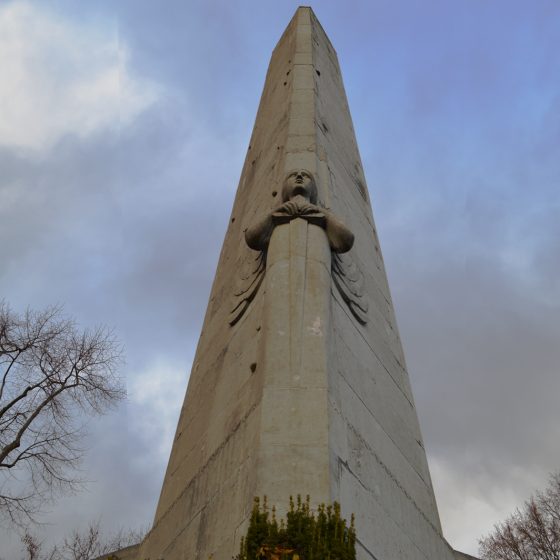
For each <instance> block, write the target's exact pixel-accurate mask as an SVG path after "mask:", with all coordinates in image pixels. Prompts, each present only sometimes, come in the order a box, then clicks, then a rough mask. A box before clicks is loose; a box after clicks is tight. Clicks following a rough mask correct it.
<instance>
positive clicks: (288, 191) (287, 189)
mask: <svg viewBox="0 0 560 560" xmlns="http://www.w3.org/2000/svg"><path fill="white" fill-rule="evenodd" d="M297 195H301V196H303V197H304V198H306V199H307V200H309V202H311V204H316V203H317V185H315V179H314V178H313V175H311V173H310V172H309V171H306V170H305V169H295V170H294V171H290V173H288V175H287V176H286V179H285V180H284V185H283V187H282V200H283V201H284V202H286V201H287V200H290V199H291V198H293V197H294V196H297Z"/></svg>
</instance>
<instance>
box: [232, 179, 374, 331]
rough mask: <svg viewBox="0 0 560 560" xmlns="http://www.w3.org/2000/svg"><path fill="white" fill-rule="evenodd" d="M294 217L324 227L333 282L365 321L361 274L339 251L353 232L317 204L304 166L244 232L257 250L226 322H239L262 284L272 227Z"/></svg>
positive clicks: (345, 247)
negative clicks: (273, 204)
mask: <svg viewBox="0 0 560 560" xmlns="http://www.w3.org/2000/svg"><path fill="white" fill-rule="evenodd" d="M295 218H301V219H303V220H306V221H308V222H309V223H311V224H315V225H317V226H319V227H321V228H323V229H324V230H325V233H326V235H327V240H328V243H329V246H330V248H331V251H332V252H333V253H334V255H333V259H332V265H331V271H332V274H333V279H334V284H335V286H336V287H337V289H338V291H339V292H340V294H341V296H342V299H343V300H344V302H345V303H346V304H347V305H348V307H349V309H350V311H351V312H352V314H353V315H354V317H356V319H357V320H358V321H359V322H360V323H361V324H365V323H366V322H367V319H366V313H367V310H368V304H367V301H366V300H365V298H364V297H363V275H362V273H361V271H360V270H359V269H358V267H357V266H356V264H355V263H354V262H353V261H352V260H351V259H349V258H346V259H343V258H342V253H347V252H348V251H350V249H351V248H352V245H353V244H354V234H353V233H352V232H351V231H350V230H349V229H348V228H347V227H346V226H345V225H344V224H343V223H342V222H340V221H339V220H338V219H337V218H335V217H334V216H333V214H331V213H330V212H328V211H327V210H325V209H324V208H321V207H319V206H317V185H316V184H315V179H314V178H313V175H312V174H311V173H310V172H309V171H306V170H305V169H298V170H294V171H291V172H290V173H288V175H287V176H286V179H285V180H284V184H283V186H282V204H281V205H280V206H278V207H277V208H276V209H274V210H273V211H272V212H270V213H269V214H267V215H266V216H265V217H264V218H262V219H261V220H260V221H258V222H257V223H256V224H255V225H253V226H252V227H250V228H248V229H247V230H246V232H245V241H246V242H247V245H248V246H249V247H250V248H251V249H254V250H255V251H259V252H260V253H259V255H258V257H257V258H256V259H254V260H252V263H253V264H252V266H251V272H250V273H249V274H248V275H245V274H244V275H243V278H242V284H243V287H241V288H240V289H237V290H236V291H235V294H234V298H235V299H234V304H233V308H232V310H231V313H230V320H229V324H230V325H234V324H235V323H237V321H239V319H240V318H241V317H242V316H243V314H244V313H245V311H246V309H247V307H248V306H249V304H250V303H251V301H253V299H254V297H255V295H256V294H257V292H258V290H259V288H260V286H261V284H262V281H263V279H264V275H265V272H266V254H267V250H268V245H269V243H270V238H271V237H272V232H273V231H274V228H275V227H276V226H278V225H281V224H286V223H288V222H290V221H291V220H294V219H295Z"/></svg>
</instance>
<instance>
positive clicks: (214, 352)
mask: <svg viewBox="0 0 560 560" xmlns="http://www.w3.org/2000/svg"><path fill="white" fill-rule="evenodd" d="M296 494H302V495H307V494H309V495H310V496H311V501H312V503H313V504H317V503H320V502H332V501H334V500H337V501H339V502H340V503H341V506H342V512H343V515H345V516H346V517H347V518H349V517H350V515H351V514H352V513H353V514H355V516H356V530H357V537H358V558H359V559H376V560H446V559H451V558H454V557H455V556H454V553H453V551H452V549H451V548H450V546H449V545H448V544H447V542H446V541H445V539H444V538H443V536H442V532H441V526H440V521H439V516H438V511H437V507H436V503H435V499H434V493H433V489H432V484H431V480H430V474H429V471H428V464H427V461H426V454H425V451H424V446H423V444H422V436H421V434H420V429H419V425H418V418H417V414H416V409H415V406H414V401H413V397H412V393H411V389H410V383H409V378H408V374H407V371H406V366H405V360H404V355H403V351H402V348H401V342H400V339H399V335H398V331H397V326H396V322H395V315H394V311H393V305H392V302H391V296H390V293H389V287H388V283H387V277H386V274H385V268H384V264H383V258H382V256H381V251H380V247H379V240H378V237H377V232H376V229H375V225H374V221H373V216H372V211H371V206H370V202H369V197H368V191H367V187H366V181H365V178H364V173H363V170H362V165H361V161H360V156H359V153H358V147H357V145H356V139H355V135H354V130H353V126H352V120H351V117H350V113H349V109H348V104H347V101H346V95H345V92H344V87H343V84H342V78H341V73H340V69H339V65H338V61H337V56H336V53H335V51H334V49H333V47H332V45H331V43H330V41H329V39H328V38H327V36H326V35H325V33H324V31H323V29H322V28H321V25H320V24H319V22H318V21H317V19H316V17H315V15H314V14H313V12H312V10H311V9H310V8H306V7H302V8H299V9H298V10H297V12H296V14H295V15H294V17H293V19H292V21H291V22H290V24H289V25H288V28H287V29H286V31H285V32H284V34H283V35H282V37H281V39H280V41H279V43H278V45H277V46H276V48H275V50H274V53H273V55H272V60H271V63H270V67H269V70H268V73H267V76H266V82H265V86H264V91H263V94H262V98H261V102H260V106H259V110H258V114H257V118H256V122H255V127H254V130H253V134H252V137H251V141H250V145H249V148H248V151H247V157H246V160H245V164H244V167H243V171H242V174H241V179H240V183H239V188H238V191H237V196H236V198H235V203H234V206H233V211H232V214H231V219H230V223H229V227H228V230H227V233H226V237H225V241H224V245H223V249H222V253H221V256H220V260H219V264H218V269H217V272H216V277H215V280H214V284H213V287H212V292H211V296H210V301H209V304H208V310H207V313H206V318H205V321H204V326H203V329H202V334H201V337H200V341H199V344H198V349H197V352H196V357H195V360H194V364H193V369H192V373H191V376H190V381H189V385H188V389H187V394H186V397H185V402H184V405H183V407H182V410H181V415H180V418H179V422H178V426H177V432H176V435H175V438H174V442H173V448H172V452H171V457H170V459H169V465H168V467H167V472H166V475H165V479H164V482H163V488H162V491H161V496H160V499H159V504H158V507H157V511H156V515H155V520H154V525H153V528H152V530H151V531H150V533H149V534H148V536H147V537H146V539H145V541H144V543H143V544H142V546H141V548H140V550H139V554H138V558H139V559H141V560H144V559H151V560H156V559H164V560H178V559H193V560H194V559H201V560H207V559H208V558H210V557H211V558H213V559H214V560H230V559H231V557H232V555H234V554H236V553H237V551H238V546H239V540H240V538H241V536H242V534H243V533H244V532H245V530H246V527H247V522H248V517H249V515H250V511H251V506H252V502H253V497H254V496H262V495H266V496H267V497H268V500H269V502H270V503H274V504H276V505H277V507H278V508H279V510H280V512H279V513H280V514H281V513H282V511H283V510H285V509H286V506H287V502H288V499H289V496H290V495H296Z"/></svg>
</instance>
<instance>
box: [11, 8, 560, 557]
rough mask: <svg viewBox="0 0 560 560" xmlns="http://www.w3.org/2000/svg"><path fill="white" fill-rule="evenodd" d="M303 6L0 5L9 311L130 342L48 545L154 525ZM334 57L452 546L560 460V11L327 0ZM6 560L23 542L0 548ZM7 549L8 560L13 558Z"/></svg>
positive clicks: (471, 544) (472, 548) (507, 507)
mask: <svg viewBox="0 0 560 560" xmlns="http://www.w3.org/2000/svg"><path fill="white" fill-rule="evenodd" d="M296 7H297V3H295V2H292V1H288V0H286V1H274V2H273V1H264V0H259V1H257V0H239V1H237V2H232V1H225V0H221V1H218V0H206V1H194V0H186V1H185V0H182V1H174V0H165V1H163V2H154V1H148V0H120V1H119V2H114V1H113V0H97V1H96V2H86V1H81V2H76V1H75V0H73V1H72V0H41V1H39V0H37V1H35V2H31V1H23V0H8V1H6V0H2V1H1V2H0V296H1V297H4V298H5V299H6V300H7V301H8V302H9V303H10V304H11V306H12V307H13V308H14V309H15V310H20V311H21V310H24V309H25V308H26V307H27V306H31V307H33V308H38V309H39V308H43V307H45V306H47V305H50V304H56V303H61V304H64V307H65V310H66V312H67V313H68V314H70V315H72V316H74V317H76V318H77V320H78V321H79V322H80V324H81V325H82V326H88V325H95V324H100V323H103V324H107V325H109V326H111V327H113V328H114V329H115V331H116V333H117V334H118V336H119V337H120V339H121V340H122V341H123V343H124V344H125V346H126V359H127V365H126V367H125V369H124V370H123V374H124V375H125V376H126V379H127V386H128V393H129V398H128V401H127V402H126V403H125V404H124V405H123V406H121V407H120V408H119V409H118V410H117V411H116V412H114V413H112V414H110V415H107V416H105V417H103V418H102V419H100V420H94V421H92V422H91V441H90V444H89V445H90V451H89V453H88V456H87V459H86V461H85V462H84V465H83V469H84V476H85V477H86V478H87V479H88V480H90V481H91V482H90V483H89V484H88V487H87V490H86V491H85V492H83V493H81V494H79V495H77V496H74V497H66V498H63V499H61V500H60V501H58V502H57V504H55V505H54V506H53V508H52V511H51V513H50V514H49V515H46V516H45V517H44V521H46V522H48V523H50V525H47V526H46V527H45V528H44V529H43V530H42V534H43V535H44V536H45V538H46V539H47V540H48V539H56V538H58V537H59V536H60V535H61V534H63V532H67V531H68V530H69V529H70V528H74V527H79V526H83V525H85V524H87V522H88V521H90V520H91V519H101V521H102V523H103V524H104V525H105V526H107V527H120V526H124V527H138V526H140V525H147V524H148V523H149V522H150V521H151V518H152V515H153V513H154V511H155V503H156V500H157V496H158V493H159V490H160V486H161V482H162V478H163V471H164V468H165V465H166V462H167V455H168V453H169V448H170V441H171V438H172V435H173V431H174V428H175V424H176V419H177V416H178V409H179V407H180V405H181V403H182V399H183V394H184V389H185V387H186V383H187V379H188V373H189V370H190V366H191V361H192V358H193V354H194V350H195V347H196V342H197V338H198V335H199V331H200V328H201V324H202V319H203V314H204V312H205V308H206V302H207V298H208V294H209V290H210V285H211V281H212V278H213V274H214V269H215V266H216V263H217V259H218V253H219V250H220V247H221V243H222V240H223V235H224V233H225V227H226V224H227V220H228V216H229V212H230V209H231V205H232V202H233V196H234V194H235V189H236V187H237V181H238V179H239V175H240V172H241V167H242V163H243V158H244V154H245V151H246V148H247V145H248V142H249V136H250V133H251V128H252V124H253V121H254V118H255V114H256V110H257V105H258V101H259V97H260V93H261V91H262V86H263V82H264V76H265V72H266V68H267V65H268V60H269V57H270V53H271V51H272V49H273V47H274V45H275V43H276V41H277V40H278V38H279V37H280V35H281V33H282V31H283V30H284V28H285V27H286V25H287V24H288V22H289V20H290V18H291V17H292V15H293V12H294V11H295V9H296ZM313 8H314V10H315V13H316V14H317V16H318V18H319V20H320V21H321V23H322V25H323V27H324V28H325V30H326V32H327V33H328V35H329V36H330V38H331V40H332V42H333V44H334V46H335V48H336V49H337V51H338V55H339V60H340V63H341V66H342V72H343V77H344V80H345V85H346V90H347V94H348V97H349V102H350V109H351V112H352V115H353V119H354V125H355V128H356V133H357V137H358V145H359V146H360V150H361V154H362V159H363V163H364V167H365V173H366V177H367V180H368V185H369V190H370V194H371V199H372V201H373V206H374V215H375V217H376V221H377V226H378V230H379V234H380V238H381V243H382V248H383V253H384V257H385V261H386V265H387V269H388V273H389V281H390V285H391V288H392V294H393V299H394V301H395V305H396V312H397V318H398V321H399V327H400V331H401V335H402V338H403V342H404V347H405V352H406V355H407V362H408V366H409V370H410V375H411V380H412V384H413V388H414V390H415V398H416V402H417V406H418V410H419V414H420V422H421V425H422V428H423V433H424V439H425V442H426V447H427V450H428V453H429V461H430V467H431V470H432V476H433V481H434V485H435V488H436V492H437V498H438V503H439V507H440V514H441V517H442V522H443V526H444V530H445V534H446V536H447V537H448V540H449V541H450V542H451V543H452V544H453V545H454V546H455V547H456V548H459V549H462V550H464V551H467V552H471V553H475V552H476V550H477V538H478V537H479V536H480V535H481V534H484V533H486V532H488V531H489V530H490V529H491V527H492V524H493V523H495V522H497V521H499V520H501V519H503V518H504V517H505V516H506V515H507V514H508V513H510V512H511V511H512V510H513V508H514V507H515V506H516V505H520V504H521V503H522V502H523V500H524V499H526V498H527V497H528V496H529V495H530V494H531V493H532V492H533V491H534V490H535V489H537V488H539V487H543V486H544V485H545V484H546V479H547V474H548V473H549V472H551V471H555V470H558V469H560V445H559V443H558V442H559V441H560V406H558V400H559V395H560V375H559V373H560V372H559V369H560V365H559V364H560V344H559V341H560V282H559V280H558V279H559V278H560V219H559V213H560V57H559V56H558V53H559V52H560V3H559V2H558V0H533V1H532V2H526V1H525V0H494V1H493V2H488V1H486V0H453V1H452V0H441V1H438V0H418V1H415V0H403V1H400V2H393V1H389V0H375V1H373V0H362V1H359V0H347V1H346V2H344V3H343V2H341V1H336V2H335V1H327V0H318V1H317V2H315V3H314V5H313ZM0 541H1V542H2V543H3V553H4V556H6V557H7V558H15V557H17V555H16V553H15V552H14V550H15V549H17V548H18V547H19V541H18V539H17V537H16V536H14V535H13V534H12V533H11V532H9V531H8V532H4V533H0ZM6 551H8V552H6Z"/></svg>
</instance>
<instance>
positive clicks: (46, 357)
mask: <svg viewBox="0 0 560 560" xmlns="http://www.w3.org/2000/svg"><path fill="white" fill-rule="evenodd" d="M121 353H122V352H121V348H120V345H119V344H118V343H117V341H116V339H115V337H114V336H113V334H112V333H111V332H110V331H108V330H107V329H105V328H97V329H94V330H85V331H80V330H79V329H78V328H77V327H76V325H75V323H74V322H73V321H72V320H70V319H68V318H66V317H64V316H63V314H62V312H61V309H60V308H58V307H51V308H48V309H47V310H45V311H42V312H34V311H29V310H28V311H27V312H25V313H24V314H22V315H18V314H16V313H14V312H12V311H11V310H10V308H9V307H8V305H7V304H5V303H4V302H0V516H2V518H3V519H4V521H6V520H9V521H11V522H14V523H18V524H22V523H24V522H26V521H29V520H33V519H34V515H35V514H37V513H38V512H39V511H40V510H41V507H42V505H44V503H45V501H48V500H49V499H52V498H53V497H54V496H55V495H56V494H57V493H58V492H60V491H68V490H72V489H75V488H76V486H77V485H78V484H79V483H80V480H79V478H78V477H77V471H76V469H77V467H78V466H79V461H80V459H81V457H82V455H83V451H84V450H83V449H82V447H81V445H80V441H81V439H82V437H83V435H84V430H83V426H84V422H83V420H82V419H83V417H84V413H86V414H101V413H103V412H104V411H105V410H106V409H107V408H108V407H109V406H111V405H113V404H115V403H116V402H117V401H119V400H120V399H122V398H123V397H124V389H123V386H122V384H121V382H120V380H119V379H118V377H117V376H116V370H117V367H118V365H119V364H120V362H121Z"/></svg>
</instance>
